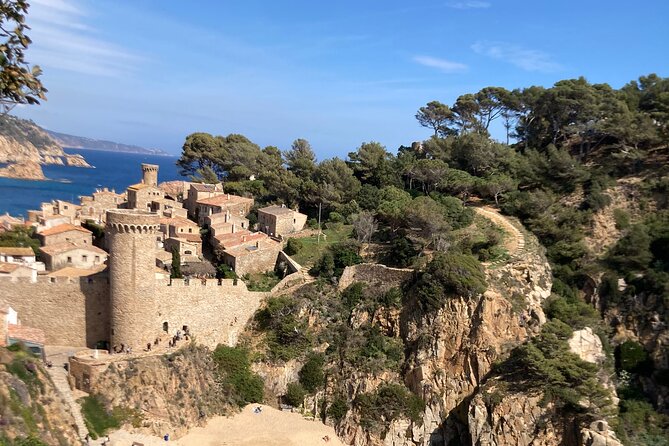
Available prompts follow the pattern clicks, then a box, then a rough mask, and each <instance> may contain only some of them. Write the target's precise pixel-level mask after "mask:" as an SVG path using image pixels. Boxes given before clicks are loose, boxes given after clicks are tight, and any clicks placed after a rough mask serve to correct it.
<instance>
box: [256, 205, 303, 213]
mask: <svg viewBox="0 0 669 446" xmlns="http://www.w3.org/2000/svg"><path fill="white" fill-rule="evenodd" d="M258 212H263V213H265V214H272V215H286V214H292V213H294V212H295V211H294V210H292V209H291V208H288V207H285V206H267V207H266V208H262V209H258Z"/></svg>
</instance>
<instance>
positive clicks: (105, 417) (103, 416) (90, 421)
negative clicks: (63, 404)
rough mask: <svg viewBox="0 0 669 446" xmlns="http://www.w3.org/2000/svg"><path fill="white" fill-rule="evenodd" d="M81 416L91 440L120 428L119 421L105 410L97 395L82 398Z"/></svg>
mask: <svg viewBox="0 0 669 446" xmlns="http://www.w3.org/2000/svg"><path fill="white" fill-rule="evenodd" d="M81 414H82V415H83V417H84V421H85V422H86V427H87V428H88V430H89V432H90V434H91V437H92V438H93V439H96V438H98V437H101V436H102V435H104V434H105V433H106V432H107V431H108V430H109V429H118V428H119V427H120V426H121V420H119V419H117V418H116V417H115V416H114V414H113V413H110V412H108V411H107V409H105V406H104V404H102V401H101V400H100V398H99V397H98V396H97V395H90V396H87V397H84V399H83V401H82V404H81Z"/></svg>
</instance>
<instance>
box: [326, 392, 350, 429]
mask: <svg viewBox="0 0 669 446" xmlns="http://www.w3.org/2000/svg"><path fill="white" fill-rule="evenodd" d="M346 412H348V403H347V402H346V399H345V398H342V397H341V396H337V397H335V399H334V400H332V403H331V404H330V406H329V407H328V410H327V415H328V417H330V418H332V419H333V420H335V422H337V423H338V422H339V421H341V419H342V418H344V417H345V416H346Z"/></svg>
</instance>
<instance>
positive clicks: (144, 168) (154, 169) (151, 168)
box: [142, 163, 158, 172]
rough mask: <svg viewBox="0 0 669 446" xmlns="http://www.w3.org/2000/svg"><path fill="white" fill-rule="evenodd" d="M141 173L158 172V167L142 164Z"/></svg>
mask: <svg viewBox="0 0 669 446" xmlns="http://www.w3.org/2000/svg"><path fill="white" fill-rule="evenodd" d="M142 172H158V165H157V164H146V163H142Z"/></svg>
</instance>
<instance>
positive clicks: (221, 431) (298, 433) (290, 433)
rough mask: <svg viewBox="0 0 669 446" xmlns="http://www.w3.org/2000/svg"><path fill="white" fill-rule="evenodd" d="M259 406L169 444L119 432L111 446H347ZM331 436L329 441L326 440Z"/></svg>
mask: <svg viewBox="0 0 669 446" xmlns="http://www.w3.org/2000/svg"><path fill="white" fill-rule="evenodd" d="M257 406H258V405H257V404H254V405H249V406H246V407H245V408H244V410H243V411H242V412H241V413H239V414H237V415H235V416H232V417H229V418H226V417H215V418H212V419H211V420H209V422H208V423H207V425H206V426H205V427H197V428H194V429H192V430H191V431H190V432H189V433H188V434H187V435H186V436H184V437H181V438H180V439H178V440H172V439H171V440H170V441H169V442H168V443H166V442H165V441H163V440H162V439H160V438H158V437H150V436H147V435H136V434H130V433H128V432H125V431H117V432H114V433H112V434H111V435H110V439H111V445H112V446H115V445H118V446H121V445H123V446H130V445H132V444H133V443H132V442H133V441H136V442H139V443H142V444H144V446H158V445H162V446H166V445H167V444H170V445H179V446H252V445H253V446H320V445H324V446H325V445H328V446H344V443H342V442H341V441H340V440H339V438H337V436H336V435H335V433H334V429H332V428H331V427H329V426H325V425H324V424H322V423H320V422H319V421H308V420H305V419H304V418H302V416H301V415H300V414H297V413H290V412H281V411H279V410H277V409H273V408H271V407H268V406H262V405H261V407H262V412H261V413H259V414H256V413H254V412H253V409H254V408H255V407H257ZM325 436H328V437H329V441H327V442H326V441H325V440H324V439H323V437H325Z"/></svg>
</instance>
